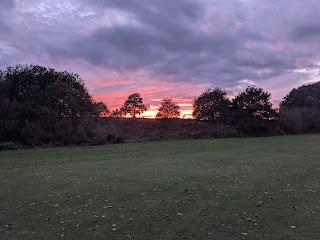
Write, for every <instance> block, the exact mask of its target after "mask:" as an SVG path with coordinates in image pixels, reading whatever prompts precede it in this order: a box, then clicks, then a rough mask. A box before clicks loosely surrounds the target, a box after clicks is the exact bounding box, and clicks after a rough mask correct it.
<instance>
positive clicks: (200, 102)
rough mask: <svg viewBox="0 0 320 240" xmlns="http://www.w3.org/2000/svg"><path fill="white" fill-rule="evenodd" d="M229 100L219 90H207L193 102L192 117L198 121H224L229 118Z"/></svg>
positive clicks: (222, 91)
mask: <svg viewBox="0 0 320 240" xmlns="http://www.w3.org/2000/svg"><path fill="white" fill-rule="evenodd" d="M230 104H231V102H230V100H229V99H228V98H227V93H226V91H225V90H223V89H221V88H215V89H207V90H205V91H204V92H203V93H202V94H201V95H200V96H199V97H197V98H196V99H195V100H194V102H193V113H192V115H193V117H194V118H196V119H198V120H210V121H215V122H222V121H226V120H227V119H228V116H229V111H230V110H229V107H230Z"/></svg>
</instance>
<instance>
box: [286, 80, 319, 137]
mask: <svg viewBox="0 0 320 240" xmlns="http://www.w3.org/2000/svg"><path fill="white" fill-rule="evenodd" d="M280 115H281V127H282V128H283V129H284V130H285V131H286V132H288V133H306V132H320V82H317V83H314V84H309V85H303V86H301V87H298V88H294V89H292V90H291V91H290V93H289V94H288V95H287V96H285V97H284V100H283V101H282V102H281V103H280Z"/></svg>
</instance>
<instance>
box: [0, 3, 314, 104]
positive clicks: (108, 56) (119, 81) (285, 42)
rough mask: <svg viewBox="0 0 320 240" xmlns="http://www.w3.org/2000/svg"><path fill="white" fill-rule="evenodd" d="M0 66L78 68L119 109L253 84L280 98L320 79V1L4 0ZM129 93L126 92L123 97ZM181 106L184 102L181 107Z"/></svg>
mask: <svg viewBox="0 0 320 240" xmlns="http://www.w3.org/2000/svg"><path fill="white" fill-rule="evenodd" d="M0 6H1V8H0V68H1V69H3V68H4V67H5V66H7V65H12V64H18V63H33V64H41V65H46V66H50V67H55V68H57V69H61V70H68V71H73V72H77V73H79V74H80V75H81V76H82V78H84V79H85V81H86V83H87V85H88V86H89V88H90V90H91V92H92V94H93V95H94V96H95V97H96V98H98V99H100V100H104V101H105V102H106V103H107V104H108V105H110V106H111V108H112V107H116V106H117V105H119V104H120V98H121V99H122V100H121V101H122V102H123V101H124V98H125V97H126V96H127V95H128V94H130V93H132V92H139V91H140V92H141V94H142V95H143V96H145V98H146V100H148V101H149V102H150V104H151V102H152V101H153V100H154V99H159V98H161V97H164V96H171V97H174V98H176V99H177V100H179V99H180V100H181V99H190V98H192V97H193V96H196V95H198V94H199V93H200V92H201V91H202V90H204V89H205V88H208V87H215V86H219V87H223V88H226V89H227V90H229V91H230V94H231V95H232V94H235V93H237V92H239V91H240V90H242V89H243V88H244V87H246V86H247V85H248V84H256V85H259V86H262V87H264V88H266V89H267V90H269V91H271V92H272V93H273V96H274V100H275V101H277V100H280V99H281V98H282V97H283V96H285V95H286V94H287V93H288V91H290V90H291V89H292V87H295V86H298V85H301V84H303V83H305V82H310V81H316V80H319V69H320V45H319V42H320V22H319V20H318V15H319V12H320V4H319V1H318V0H306V1H300V0H282V1H276V0H261V1H255V0H234V1H214V0H178V1H172V0H153V1H147V0H66V1H64V2H63V3H57V1H53V0H16V1H14V0H0ZM126 94H127V95H126ZM182 105H183V104H182Z"/></svg>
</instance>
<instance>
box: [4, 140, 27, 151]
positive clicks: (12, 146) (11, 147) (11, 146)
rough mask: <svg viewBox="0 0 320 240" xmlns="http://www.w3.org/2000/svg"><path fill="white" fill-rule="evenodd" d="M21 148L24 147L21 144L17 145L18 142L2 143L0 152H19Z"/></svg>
mask: <svg viewBox="0 0 320 240" xmlns="http://www.w3.org/2000/svg"><path fill="white" fill-rule="evenodd" d="M19 148H22V145H21V144H20V143H16V142H3V143H0V151H4V150H17V149H19Z"/></svg>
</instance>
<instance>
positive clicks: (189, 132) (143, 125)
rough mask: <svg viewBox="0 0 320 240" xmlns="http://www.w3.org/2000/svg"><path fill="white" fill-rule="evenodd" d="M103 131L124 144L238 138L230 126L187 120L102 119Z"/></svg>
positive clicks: (238, 134) (237, 133)
mask: <svg viewBox="0 0 320 240" xmlns="http://www.w3.org/2000/svg"><path fill="white" fill-rule="evenodd" d="M101 121H102V122H104V123H103V124H102V126H103V129H104V130H105V131H106V132H108V133H109V134H110V135H112V136H116V137H117V138H119V139H123V140H124V141H125V142H143V141H156V140H169V139H197V138H202V139H205V138H224V137H238V136H241V134H240V133H239V132H238V131H237V130H236V129H235V128H234V127H232V126H229V125H223V124H213V123H210V122H205V121H196V120H191V119H190V120H189V119H141V118H140V119H139V118H136V119H132V118H123V119H112V118H106V119H102V120H101Z"/></svg>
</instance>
